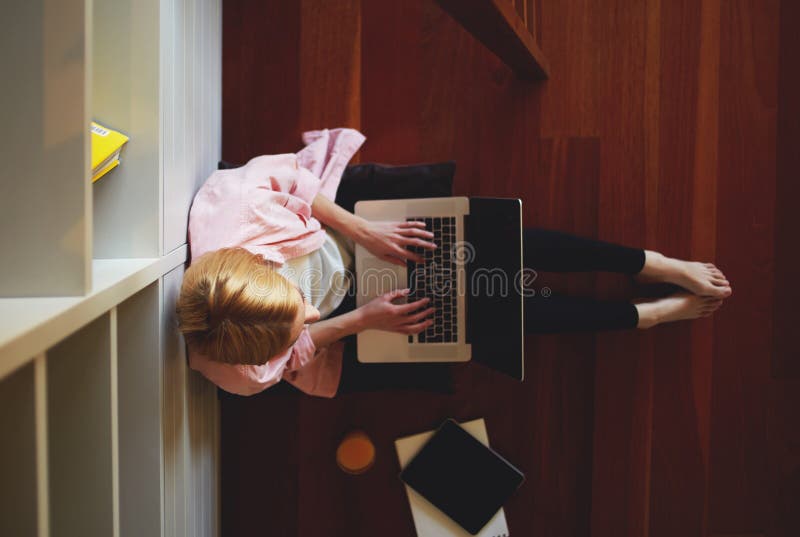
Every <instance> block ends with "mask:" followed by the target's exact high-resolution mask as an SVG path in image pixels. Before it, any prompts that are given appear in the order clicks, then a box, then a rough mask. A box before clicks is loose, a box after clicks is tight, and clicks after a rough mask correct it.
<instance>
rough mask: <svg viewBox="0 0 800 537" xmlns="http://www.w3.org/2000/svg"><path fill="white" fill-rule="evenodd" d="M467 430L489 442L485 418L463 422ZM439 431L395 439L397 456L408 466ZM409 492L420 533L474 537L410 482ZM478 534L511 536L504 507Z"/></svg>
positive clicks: (430, 536)
mask: <svg viewBox="0 0 800 537" xmlns="http://www.w3.org/2000/svg"><path fill="white" fill-rule="evenodd" d="M460 425H461V427H462V428H464V430H466V431H467V432H468V433H469V434H471V435H472V436H474V437H475V438H477V439H478V440H479V441H480V442H481V443H482V444H484V445H486V446H488V445H489V435H488V434H487V432H486V423H485V422H484V420H483V419H477V420H473V421H468V422H465V423H461V424H460ZM434 432H435V431H428V432H424V433H420V434H415V435H413V436H407V437H405V438H399V439H397V440H396V441H395V443H394V444H395V449H397V457H398V459H399V461H400V467H401V468H405V467H406V465H407V464H408V462H409V461H410V460H411V459H412V458H414V456H415V455H416V454H417V453H418V452H419V450H420V449H422V447H423V446H424V445H425V443H426V442H427V441H428V440H429V439H430V438H431V436H433V433H434ZM404 486H405V488H406V494H407V495H408V503H409V505H410V507H411V516H412V518H413V519H414V527H415V528H416V530H417V535H418V537H451V536H455V537H470V536H471V534H470V533H469V532H468V531H467V530H465V529H464V528H462V527H461V526H459V525H458V524H457V523H456V522H454V521H453V520H451V519H450V518H449V517H448V516H447V515H445V514H444V513H442V512H441V511H440V510H439V509H438V508H437V507H435V506H434V505H433V504H431V503H430V502H428V500H426V499H425V498H424V497H422V495H420V494H418V493H417V492H416V491H415V490H414V489H412V488H411V487H409V486H408V485H404ZM477 535H478V537H508V536H509V532H508V524H507V522H506V515H505V512H504V511H503V509H502V508H501V509H500V510H499V511H498V512H497V514H496V515H495V516H494V518H492V519H491V520H490V521H489V523H488V524H486V526H485V527H484V528H483V529H482V530H481V531H480V533H478V534H477Z"/></svg>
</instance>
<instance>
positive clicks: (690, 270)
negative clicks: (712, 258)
mask: <svg viewBox="0 0 800 537" xmlns="http://www.w3.org/2000/svg"><path fill="white" fill-rule="evenodd" d="M644 255H645V258H644V259H645V261H644V267H643V268H642V271H641V272H640V273H639V274H638V275H637V279H640V280H642V281H651V282H652V281H658V282H667V283H672V284H675V285H679V286H681V287H683V288H684V289H686V290H687V291H691V292H692V293H694V294H695V295H698V296H704V297H714V298H727V297H729V296H730V295H731V293H732V290H731V284H730V282H729V281H728V279H727V278H726V277H725V275H724V274H723V273H722V271H721V270H719V269H718V268H717V267H716V266H714V265H713V264H712V263H699V262H697V261H683V260H681V259H675V258H672V257H667V256H665V255H662V254H660V253H658V252H653V251H651V250H645V253H644Z"/></svg>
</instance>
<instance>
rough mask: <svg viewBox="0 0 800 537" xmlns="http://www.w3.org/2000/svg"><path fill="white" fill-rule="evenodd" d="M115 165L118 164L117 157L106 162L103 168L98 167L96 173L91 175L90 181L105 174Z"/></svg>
mask: <svg viewBox="0 0 800 537" xmlns="http://www.w3.org/2000/svg"><path fill="white" fill-rule="evenodd" d="M117 166H119V159H115V160H112V161H111V162H109V163H108V164H106V166H105V167H104V168H100V169H99V170H98V171H97V172H96V173H94V174H93V175H92V182H93V183H94V182H95V181H97V180H98V179H100V178H101V177H103V176H104V175H105V174H107V173H108V172H110V171H111V170H113V169H114V168H116V167H117Z"/></svg>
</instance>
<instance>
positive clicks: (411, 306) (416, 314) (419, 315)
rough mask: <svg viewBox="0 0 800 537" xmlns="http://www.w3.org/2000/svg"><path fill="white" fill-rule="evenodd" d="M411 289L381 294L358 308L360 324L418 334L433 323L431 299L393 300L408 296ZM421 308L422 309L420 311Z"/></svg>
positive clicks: (364, 328) (361, 326) (362, 326)
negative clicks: (400, 301) (402, 301)
mask: <svg viewBox="0 0 800 537" xmlns="http://www.w3.org/2000/svg"><path fill="white" fill-rule="evenodd" d="M409 291H410V290H409V289H397V290H395V291H390V292H388V293H386V294H384V295H382V296H379V297H377V298H375V299H373V300H371V301H370V302H369V303H367V304H364V305H363V306H361V307H360V308H358V309H357V310H355V311H356V312H357V313H358V314H359V321H360V322H359V324H360V328H361V329H362V330H369V329H372V330H388V331H390V332H400V333H401V334H418V333H419V332H422V331H423V330H425V329H426V328H428V327H429V326H430V325H431V324H433V319H428V318H427V317H429V316H430V315H431V314H432V313H433V308H426V309H424V310H423V309H422V308H424V307H425V305H426V304H428V303H429V302H430V299H428V298H423V299H420V300H417V301H416V302H409V303H406V304H395V303H394V302H392V301H393V300H397V299H399V298H404V297H406V296H408V293H409ZM418 310H420V311H418Z"/></svg>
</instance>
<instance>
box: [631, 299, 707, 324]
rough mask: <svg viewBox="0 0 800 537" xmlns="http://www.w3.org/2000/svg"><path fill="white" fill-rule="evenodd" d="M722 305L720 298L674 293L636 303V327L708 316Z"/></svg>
mask: <svg viewBox="0 0 800 537" xmlns="http://www.w3.org/2000/svg"><path fill="white" fill-rule="evenodd" d="M721 305H722V298H719V297H710V296H698V295H695V294H692V293H676V294H674V295H670V296H668V297H664V298H660V299H658V300H653V301H651V302H639V303H636V304H635V306H636V310H637V311H638V312H639V324H638V325H637V328H651V327H653V326H655V325H657V324H661V323H669V322H673V321H687V320H690V319H698V318H700V317H708V316H709V315H711V314H712V313H714V312H715V311H717V309H718V308H719V307H720V306H721Z"/></svg>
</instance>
